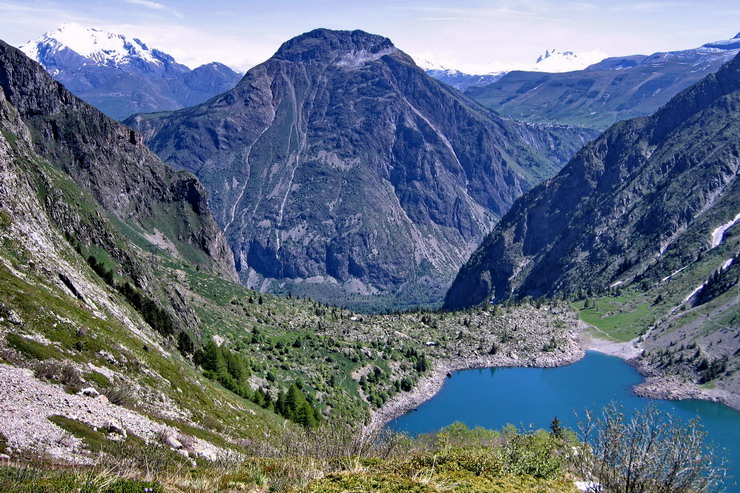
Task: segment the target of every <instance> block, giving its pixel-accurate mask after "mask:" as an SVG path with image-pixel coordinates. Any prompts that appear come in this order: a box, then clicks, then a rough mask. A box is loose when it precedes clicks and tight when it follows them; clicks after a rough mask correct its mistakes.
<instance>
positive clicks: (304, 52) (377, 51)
mask: <svg viewBox="0 0 740 493" xmlns="http://www.w3.org/2000/svg"><path fill="white" fill-rule="evenodd" d="M398 51H399V50H398V49H397V48H396V47H395V46H394V45H393V43H392V42H391V40H390V39H388V38H386V37H384V36H379V35H377V34H370V33H367V32H365V31H361V30H359V29H358V30H354V31H336V30H331V29H323V28H322V29H314V30H313V31H309V32H307V33H304V34H301V35H300V36H296V37H295V38H293V39H291V40H289V41H286V42H285V43H283V45H282V46H280V48H279V49H278V51H277V53H275V56H274V58H277V59H284V60H289V61H293V62H307V61H320V62H334V61H337V62H339V63H340V64H343V63H344V64H352V65H357V64H359V63H364V62H366V61H370V60H375V59H378V58H380V57H382V56H385V55H390V54H392V53H395V52H398Z"/></svg>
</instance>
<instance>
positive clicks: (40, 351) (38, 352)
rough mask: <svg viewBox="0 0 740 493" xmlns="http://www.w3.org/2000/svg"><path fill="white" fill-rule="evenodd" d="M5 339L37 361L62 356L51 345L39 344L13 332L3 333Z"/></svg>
mask: <svg viewBox="0 0 740 493" xmlns="http://www.w3.org/2000/svg"><path fill="white" fill-rule="evenodd" d="M5 340H6V341H7V342H8V344H9V345H10V346H11V347H12V348H14V349H16V350H17V351H18V352H20V353H22V354H23V355H24V356H26V357H28V358H32V359H36V360H39V361H43V360H47V359H61V358H62V355H61V354H60V352H59V351H58V350H56V349H54V348H53V347H51V346H48V345H46V344H41V343H40V342H36V341H34V340H31V339H28V338H26V337H23V336H20V335H18V334H15V333H13V332H9V333H7V334H5Z"/></svg>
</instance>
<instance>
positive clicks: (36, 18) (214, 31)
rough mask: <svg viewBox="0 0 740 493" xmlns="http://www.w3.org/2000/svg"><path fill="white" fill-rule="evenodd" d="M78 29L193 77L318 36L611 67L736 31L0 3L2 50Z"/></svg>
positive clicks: (683, 8)
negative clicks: (583, 55) (572, 57)
mask: <svg viewBox="0 0 740 493" xmlns="http://www.w3.org/2000/svg"><path fill="white" fill-rule="evenodd" d="M70 21H74V22H77V23H79V24H82V25H85V26H89V27H99V28H103V29H108V30H111V31H114V32H120V33H123V34H127V35H130V36H135V37H139V38H141V39H142V41H144V42H146V43H147V44H149V45H150V46H153V47H156V48H159V49H161V50H163V51H165V52H167V53H170V54H171V55H173V56H174V57H175V58H176V59H177V60H178V61H181V62H183V63H185V64H187V65H190V66H196V65H199V64H201V63H206V62H209V61H213V60H216V61H221V62H224V63H226V64H228V65H231V66H232V67H235V68H237V69H240V70H245V69H246V68H248V67H249V66H252V65H255V64H257V63H259V62H261V61H264V60H265V59H267V58H268V57H269V56H270V55H272V53H274V52H275V50H276V49H277V48H278V47H279V46H280V44H281V43H282V42H283V41H285V40H287V39H289V38H291V37H293V36H296V35H298V34H300V33H303V32H306V31H309V30H311V29H314V28H317V27H327V28H333V29H363V30H366V31H369V32H373V33H376V34H382V35H384V36H388V37H389V38H391V40H393V42H394V43H395V44H396V46H398V47H399V48H401V49H402V50H404V51H406V52H408V53H410V54H412V55H414V56H418V57H424V58H427V59H430V60H432V61H436V62H439V63H442V64H444V65H446V66H450V67H456V68H463V69H464V68H465V67H472V66H474V65H476V64H478V65H480V64H486V63H490V62H504V63H531V62H532V61H533V60H534V59H535V58H536V57H537V56H538V55H539V54H541V53H542V52H544V50H545V49H552V48H556V49H559V50H562V51H565V50H571V51H575V52H576V53H578V52H589V51H593V50H601V51H603V52H605V53H606V54H608V55H610V56H615V55H628V54H635V53H646V54H649V53H653V52H656V51H667V50H678V49H685V48H693V47H696V46H699V45H701V44H704V43H706V42H709V41H715V40H719V39H727V38H731V37H733V36H734V35H735V34H737V33H738V32H739V31H740V2H738V1H737V0H734V1H728V0H721V1H720V0H689V1H670V0H668V1H632V0H627V1H621V0H611V1H602V0H591V1H589V0H584V1H576V0H573V1H570V0H566V1H556V0H516V1H515V0H488V1H473V0H457V1H455V0H448V1H438V0H426V1H420V0H409V1H390V0H369V1H367V0H366V1H355V0H343V1H340V0H312V1H299V0H272V1H256V0H246V1H238V0H230V1H225V0H211V1H208V2H202V1H195V0H182V1H175V0H65V1H51V0H23V1H21V0H0V39H3V40H4V41H6V42H8V43H10V44H13V45H16V46H17V45H20V44H23V43H25V42H26V41H28V40H29V39H36V38H38V37H39V36H40V35H41V34H42V33H43V32H45V31H48V30H51V29H53V28H54V27H56V26H57V25H59V24H61V23H63V22H70Z"/></svg>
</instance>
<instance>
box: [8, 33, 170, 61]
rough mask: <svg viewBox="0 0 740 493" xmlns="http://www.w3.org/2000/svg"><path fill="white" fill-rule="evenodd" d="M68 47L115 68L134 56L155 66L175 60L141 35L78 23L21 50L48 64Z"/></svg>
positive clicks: (45, 36)
mask: <svg viewBox="0 0 740 493" xmlns="http://www.w3.org/2000/svg"><path fill="white" fill-rule="evenodd" d="M65 48H66V49H69V50H71V51H73V52H75V53H77V54H78V55H80V56H82V57H84V58H87V59H89V60H92V61H93V62H95V64H97V65H107V66H113V67H117V66H119V65H122V64H126V63H130V62H131V61H132V60H134V59H139V60H142V61H144V62H146V63H152V64H155V65H162V64H163V63H165V61H168V62H171V61H172V60H163V58H164V57H166V58H171V57H169V55H165V54H164V53H162V52H159V51H158V50H152V49H150V48H149V47H148V46H147V45H146V44H144V43H143V42H142V41H141V40H140V39H138V38H133V39H129V38H127V37H126V36H124V35H123V34H117V33H112V32H108V31H104V30H102V29H97V28H92V27H84V26H81V25H79V24H77V23H74V22H69V23H64V24H61V25H60V26H59V27H57V28H56V29H53V30H51V31H49V32H47V33H45V34H43V35H42V36H41V37H40V38H39V39H37V40H36V41H29V42H28V43H26V44H25V45H23V46H21V51H23V52H24V53H25V54H26V55H28V56H29V57H30V58H33V59H34V60H36V61H38V62H39V63H41V64H42V65H44V66H47V65H48V63H47V62H48V59H50V58H52V57H53V56H54V55H56V53H58V52H60V51H62V50H64V49H65ZM163 55H164V57H163Z"/></svg>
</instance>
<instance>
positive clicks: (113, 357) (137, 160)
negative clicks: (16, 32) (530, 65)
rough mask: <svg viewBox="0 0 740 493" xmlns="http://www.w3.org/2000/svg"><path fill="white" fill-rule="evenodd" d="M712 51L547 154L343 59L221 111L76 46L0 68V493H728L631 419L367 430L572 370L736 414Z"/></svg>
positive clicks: (467, 102)
mask: <svg viewBox="0 0 740 493" xmlns="http://www.w3.org/2000/svg"><path fill="white" fill-rule="evenodd" d="M127 3H131V4H136V5H137V6H139V7H141V8H146V9H148V10H157V9H163V8H165V5H164V3H159V2H150V1H148V0H147V1H144V0H136V1H132V2H127ZM184 4H185V3H183V4H182V5H184ZM183 8H184V7H183ZM732 43H734V41H730V42H726V43H719V44H717V46H716V47H714V48H712V47H711V46H710V45H706V46H705V47H703V48H701V49H699V50H696V53H695V54H694V55H696V56H697V57H704V56H705V55H706V57H707V58H702V61H701V63H699V62H697V63H694V64H693V65H691V64H686V65H685V66H684V65H683V64H682V63H676V64H675V65H674V64H670V63H669V65H670V66H671V67H672V68H671V73H672V74H674V75H675V74H679V75H676V77H675V79H677V80H678V81H674V82H676V83H675V84H673V83H671V84H670V87H669V88H668V87H667V86H663V85H660V87H661V89H665V90H662V91H660V93H661V94H660V97H663V96H664V95H665V94H668V93H671V95H670V97H666V98H665V100H663V101H662V103H658V102H657V101H658V100H659V99H660V98H657V99H656V98H636V99H634V100H631V101H632V103H631V104H633V106H630V107H629V108H626V107H625V108H626V109H625V108H623V109H624V112H620V111H621V110H620V111H616V112H611V113H610V112H608V111H607V112H606V113H608V114H606V115H605V116H601V117H599V118H597V117H595V116H594V117H593V118H591V119H589V118H585V119H580V118H579V119H578V121H577V122H576V121H572V122H570V123H564V122H563V121H559V120H558V119H555V118H553V119H552V121H551V120H547V119H544V118H543V119H541V121H531V122H525V121H522V120H523V119H521V120H520V119H519V118H518V117H517V118H513V117H512V116H504V115H503V111H502V112H501V113H499V112H497V111H495V110H493V109H490V108H487V107H486V106H484V105H482V104H481V103H480V102H476V101H475V100H474V99H471V98H470V97H468V96H467V95H465V94H463V93H462V92H460V91H459V90H457V89H455V88H453V87H450V86H448V85H446V84H444V83H443V82H441V81H439V80H435V79H434V78H433V77H430V76H429V74H427V73H426V72H425V71H424V70H423V69H422V68H420V67H419V66H417V65H416V63H415V62H414V60H413V59H412V58H410V57H409V56H408V55H406V54H405V53H404V52H403V51H401V50H399V49H398V48H396V46H394V44H393V43H392V42H391V41H390V40H389V39H387V38H385V37H383V36H379V35H374V34H369V33H366V32H364V31H359V30H356V31H334V30H328V29H316V30H313V31H310V32H307V33H305V34H302V35H300V36H298V37H295V38H293V39H290V40H288V41H286V42H285V43H283V44H282V46H280V48H279V49H278V50H277V52H276V53H275V54H274V55H273V56H272V57H271V58H270V59H268V60H267V61H265V62H264V63H262V64H260V65H258V66H256V67H254V68H252V69H251V70H249V72H247V74H246V75H245V76H244V77H243V78H241V80H238V81H237V79H238V77H237V76H236V74H234V73H233V72H230V71H228V70H226V69H225V67H222V66H220V65H215V64H214V65H209V66H205V67H201V68H199V69H196V70H193V71H189V69H187V68H186V67H184V66H182V65H179V64H177V63H176V62H175V61H174V59H173V58H172V57H170V56H168V55H165V54H164V53H162V52H160V51H158V50H150V49H149V48H148V47H147V46H146V45H144V43H142V42H141V41H139V40H137V39H133V40H129V39H128V38H126V37H124V36H119V35H112V34H108V33H104V32H103V31H100V30H95V29H87V28H82V27H80V26H70V25H65V26H62V27H61V28H59V29H58V30H56V31H52V32H50V33H48V34H47V35H45V36H44V37H43V38H42V40H41V41H39V42H38V43H31V44H29V45H26V46H25V47H24V48H23V50H20V49H17V48H14V47H12V46H10V45H8V44H6V43H4V42H2V41H0V177H1V178H0V491H44V492H46V491H51V492H55V491H74V492H85V493H87V492H97V491H101V492H106V493H134V492H136V493H140V492H141V493H143V492H156V493H164V492H187V493H196V492H229V493H231V492H237V491H245V492H250V493H266V492H268V491H285V492H293V493H297V492H306V493H308V492H320V493H339V492H347V491H368V492H375V491H377V492H425V493H426V492H430V493H434V492H442V491H464V492H471V493H478V492H481V493H482V492H500V493H502V492H522V493H534V492H545V491H546V492H553V493H566V492H567V493H575V492H576V491H590V492H592V493H596V492H600V493H601V492H603V493H606V492H613V491H614V492H616V491H664V492H667V493H679V492H681V493H687V492H693V491H715V490H717V489H719V488H720V487H722V486H725V485H728V486H730V487H732V486H731V483H729V482H724V481H726V479H725V478H724V477H723V471H724V469H723V468H722V467H720V466H717V465H716V464H717V462H716V461H715V458H716V457H715V455H714V453H713V452H712V449H711V448H708V447H707V446H706V443H705V442H704V436H703V434H702V433H701V432H700V431H698V430H697V427H696V426H697V425H696V424H695V423H693V422H692V423H683V424H682V423H676V422H670V421H668V422H666V424H662V423H663V422H660V421H659V417H658V415H657V414H656V412H655V411H650V410H648V411H647V412H646V413H645V414H642V415H640V414H637V415H635V416H634V417H633V418H632V420H631V421H630V419H629V417H627V418H625V416H624V415H623V414H622V413H621V411H620V410H619V409H618V408H617V407H611V408H607V409H605V410H604V411H603V412H602V413H601V414H600V416H602V418H601V419H600V420H598V421H594V420H591V421H588V423H587V426H585V427H584V429H588V430H591V431H593V433H594V434H592V435H589V434H588V433H584V432H583V430H581V431H580V432H579V430H576V429H574V430H568V429H564V428H563V427H562V426H561V422H560V421H559V420H558V418H557V417H556V416H555V417H554V419H553V420H552V422H551V425H550V430H549V431H545V430H536V431H535V430H532V429H527V428H526V427H523V428H521V429H517V428H516V427H515V426H513V425H507V426H505V427H503V428H502V429H501V430H500V431H498V430H485V429H482V428H474V429H470V428H468V427H467V426H466V425H464V424H462V423H456V424H452V425H450V426H448V427H446V428H444V429H442V430H439V431H435V432H433V433H429V434H423V435H420V436H416V437H411V436H408V435H400V434H396V433H392V432H390V431H389V430H386V429H385V426H386V424H387V423H388V422H389V421H391V420H392V419H394V418H396V417H398V416H400V415H402V414H404V413H406V412H411V411H413V410H415V409H416V408H417V407H418V406H419V405H420V404H421V403H423V402H424V401H425V400H428V399H430V398H432V397H433V396H434V394H436V393H437V392H438V391H439V390H440V389H441V388H442V386H443V385H444V383H445V381H446V380H447V378H457V376H454V377H453V373H454V372H455V371H456V370H460V369H469V368H489V367H491V368H493V367H512V366H521V367H541V368H549V367H555V366H563V365H569V364H571V363H574V362H576V361H577V360H579V359H581V358H583V357H584V355H585V349H589V348H593V347H599V348H601V349H602V350H604V351H609V352H612V353H615V354H619V355H621V356H622V357H623V358H624V359H629V360H630V363H631V364H634V365H635V366H636V367H637V368H638V370H639V371H640V372H642V373H643V374H644V375H645V376H647V380H646V381H645V383H643V384H642V385H640V386H639V387H638V388H637V392H638V393H640V394H641V395H645V396H649V397H661V398H662V397H666V398H675V399H679V398H680V399H683V398H687V397H688V398H701V399H707V400H714V401H720V402H723V403H725V404H728V405H730V406H732V407H734V408H735V409H740V377H739V376H738V375H740V373H738V370H739V369H740V368H739V367H740V308H739V307H740V300H739V296H738V293H739V291H738V289H740V284H739V282H740V258H739V256H740V226H738V223H740V190H739V189H738V187H739V186H740V185H738V180H737V176H738V173H739V172H740V147H739V146H740V139H739V137H740V135H739V134H740V55H737V56H736V55H735V53H732V52H733V50H735V52H736V51H737V47H736V46H734V45H733V44H732ZM98 48H100V49H98ZM713 50H714V51H713ZM548 54H549V55H551V58H552V60H551V62H553V61H556V58H558V57H560V55H561V54H557V56H556V55H552V54H551V53H550V52H548ZM28 55H31V56H28ZM562 55H563V56H566V54H562ZM694 55H691V56H694ZM568 56H569V55H568ZM686 56H688V55H686ZM553 57H554V58H553ZM676 57H677V58H679V59H681V60H684V59H685V57H684V55H680V56H679V55H676V56H673V55H671V56H665V57H662V58H661V57H657V56H655V55H654V56H653V57H652V58H654V60H653V62H650V64H651V66H654V67H655V66H660V67H663V68H665V67H666V66H667V65H661V64H660V63H658V59H661V60H662V59H665V60H668V59H674V58H676ZM649 58H651V57H648V58H642V57H639V56H638V57H623V58H619V59H607V60H605V61H603V62H600V63H599V64H597V65H595V66H594V65H592V66H591V67H589V68H588V69H585V70H583V71H576V72H570V74H571V75H568V74H560V75H558V74H545V73H541V74H539V75H538V77H582V76H583V74H587V73H589V72H590V71H595V72H598V73H602V72H604V73H606V72H609V73H610V74H612V73H621V74H627V73H628V71H630V70H633V71H634V72H630V73H635V74H639V73H643V72H640V70H643V69H641V68H640V67H644V66H647V65H646V64H647V63H648V62H647V60H648V59H649ZM620 60H621V61H620ZM633 62H634V63H633ZM615 64H616V65H615ZM619 64H622V65H624V66H623V67H622V68H621V69H620V70H617V65H619ZM679 66H680V67H679ZM688 66H690V67H692V69H689V72H691V70H694V69H696V70H695V71H694V72H691V75H689V73H688V72H687V71H686V70H687V69H686V67H688ZM598 67H601V68H600V69H598V70H597V68H598ZM663 68H661V69H660V70H663ZM699 68H700V70H699ZM674 69H675V71H673V70H674ZM666 70H667V69H666ZM572 74H576V75H572ZM201 76H202V77H201ZM514 76H516V77H519V76H521V74H519V75H517V74H516V73H510V74H508V75H506V76H504V78H502V79H500V80H499V81H497V82H494V85H495V84H498V83H500V82H501V81H505V79H506V78H507V77H509V78H510V79H511V77H514ZM641 77H643V76H639V77H637V79H640V78H641ZM617 78H618V77H617ZM627 78H628V77H627ZM627 78H625V80H626V79H627ZM659 79H660V77H659ZM548 80H549V79H548ZM610 80H611V81H612V82H614V84H613V88H614V89H613V91H614V94H617V93H618V92H619V91H620V90H622V89H624V87H626V86H619V84H617V83H616V82H615V81H616V78H613V79H610ZM661 80H662V79H661ZM612 82H610V84H612ZM661 84H662V83H661ZM66 85H69V87H65V86H66ZM575 85H576V86H579V85H578V83H575ZM579 87H580V86H579ZM490 88H491V86H487V87H485V88H478V89H476V88H471V89H469V92H471V94H472V91H474V90H475V91H478V90H482V89H486V90H489V89H490ZM619 88H621V89H619ZM532 90H533V91H534V89H532ZM516 91H517V90H514V92H516ZM481 94H482V93H481ZM578 94H580V93H577V92H574V93H573V97H579V96H577V95H578ZM584 97H586V96H584ZM515 99H516V98H515ZM541 99H545V100H548V97H546V96H542V98H541ZM587 99H588V98H587ZM571 103H573V102H572V101H570V100H568V101H564V100H562V99H559V100H557V101H549V100H548V103H547V104H549V105H550V106H549V109H547V111H548V112H550V111H551V110H553V108H556V107H557V112H558V114H560V115H565V114H568V112H569V111H570V110H569V108H571V109H572V108H574V106H572V104H571ZM663 103H665V104H663ZM486 104H488V103H486ZM522 104H524V103H522ZM661 104H662V106H661ZM95 105H97V106H98V107H97V108H96V107H95ZM168 105H170V106H168ZM558 105H560V106H558ZM651 105H655V106H651ZM658 106H660V107H659V108H658ZM511 108H513V106H512V107H511ZM149 110H157V111H156V112H153V113H152V112H147V111H149ZM653 110H657V111H653ZM522 111H524V110H522ZM526 111H529V110H526ZM543 111H544V110H543ZM593 111H595V112H599V111H601V110H600V109H599V108H595V109H593ZM131 112H140V113H137V114H135V115H133V116H130V117H129V118H127V119H126V120H125V122H124V123H122V122H119V121H116V120H115V119H114V118H111V116H113V117H115V118H122V117H124V116H126V115H128V114H130V113H131ZM631 112H635V113H636V114H641V115H642V114H644V115H645V116H640V117H637V118H633V119H629V120H622V121H617V122H616V123H613V124H612V125H611V126H609V128H607V129H606V130H605V131H604V133H603V134H601V135H599V134H598V132H597V130H595V129H601V128H603V127H606V126H607V125H609V124H611V123H612V122H614V121H615V120H621V119H622V118H624V117H626V116H633V115H632V114H631ZM106 113H107V115H106ZM548 114H549V113H548ZM580 115H581V116H582V115H583V114H582V113H581V114H580ZM548 118H549V117H548ZM545 120H546V121H545ZM574 123H578V125H574ZM581 124H582V125H585V126H588V127H591V128H585V127H582V126H579V125H581ZM445 293H446V295H445ZM605 339H608V342H604V340H605ZM599 341H601V342H599ZM618 363H622V362H618ZM570 368H572V366H571V367H570ZM564 369H567V368H564ZM586 390H598V389H586ZM497 398H500V399H505V398H506V399H510V400H512V399H513V398H511V397H510V396H497ZM459 404H460V405H463V406H465V405H469V402H468V401H464V402H461V403H459ZM577 411H582V410H577ZM418 414H421V413H418ZM587 416H590V415H587ZM586 419H589V418H586ZM644 433H648V434H650V438H651V440H648V441H645V440H643V439H644V438H645V436H647V435H645V434H644ZM604 437H607V438H609V439H608V440H602V439H603V438H604ZM614 437H617V438H614ZM643 444H645V446H644V447H643ZM633 453H634V454H637V455H633ZM634 457H638V459H637V460H633V458H634ZM676 471H680V472H676ZM625 484H626V485H628V486H625Z"/></svg>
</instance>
